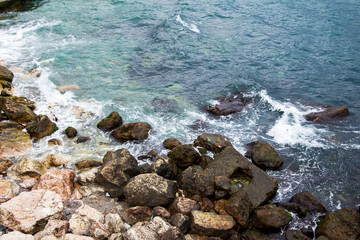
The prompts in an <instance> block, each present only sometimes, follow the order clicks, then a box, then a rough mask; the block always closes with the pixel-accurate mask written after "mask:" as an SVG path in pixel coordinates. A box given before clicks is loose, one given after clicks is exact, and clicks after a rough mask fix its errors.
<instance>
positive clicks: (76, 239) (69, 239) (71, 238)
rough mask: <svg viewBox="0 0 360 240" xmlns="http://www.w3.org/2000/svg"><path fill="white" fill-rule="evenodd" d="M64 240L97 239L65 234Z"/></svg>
mask: <svg viewBox="0 0 360 240" xmlns="http://www.w3.org/2000/svg"><path fill="white" fill-rule="evenodd" d="M63 240H95V239H94V238H92V237H86V236H81V235H76V234H72V233H68V234H65V236H64V239H63Z"/></svg>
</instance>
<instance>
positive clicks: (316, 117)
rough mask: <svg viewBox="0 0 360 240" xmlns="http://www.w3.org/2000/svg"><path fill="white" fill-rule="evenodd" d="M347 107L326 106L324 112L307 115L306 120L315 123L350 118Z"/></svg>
mask: <svg viewBox="0 0 360 240" xmlns="http://www.w3.org/2000/svg"><path fill="white" fill-rule="evenodd" d="M349 115H350V113H349V109H348V108H347V107H346V106H325V107H324V111H320V112H312V113H309V114H307V115H305V119H306V120H308V121H313V122H323V121H326V120H329V119H333V118H338V117H346V116H349Z"/></svg>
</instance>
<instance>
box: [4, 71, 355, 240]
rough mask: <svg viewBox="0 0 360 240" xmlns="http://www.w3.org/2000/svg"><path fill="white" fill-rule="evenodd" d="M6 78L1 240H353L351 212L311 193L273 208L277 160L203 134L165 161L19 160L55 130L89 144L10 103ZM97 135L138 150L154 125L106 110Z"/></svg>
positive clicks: (119, 153)
mask: <svg viewBox="0 0 360 240" xmlns="http://www.w3.org/2000/svg"><path fill="white" fill-rule="evenodd" d="M13 78H14V74H13V73H12V72H11V71H10V70H9V69H7V68H5V67H3V66H0V91H1V96H0V110H1V112H0V117H1V121H0V169H1V180H0V203H1V204H0V224H1V225H2V228H1V236H0V240H5V239H29V240H30V239H36V240H50V239H63V240H71V239H77V240H78V239H79V240H81V239H84V240H87V239H89V240H90V239H99V240H102V239H111V240H140V239H141V240H142V239H149V240H151V239H161V240H167V239H186V240H195V239H196V240H202V239H204V240H206V239H212V240H216V239H219V240H220V239H232V240H235V239H246V240H247V239H249V240H255V239H287V240H295V239H304V240H305V239H319V240H326V239H329V240H339V239H340V240H341V239H344V240H345V239H346V240H348V239H354V240H357V239H360V213H359V210H356V209H350V208H344V209H338V210H335V211H333V212H328V211H327V209H326V208H325V207H324V206H323V205H322V203H321V201H319V200H318V199H316V198H315V197H314V196H313V195H312V194H311V193H310V192H300V193H297V194H296V195H294V196H293V197H292V198H290V199H289V200H288V201H287V202H273V201H272V199H273V197H274V196H275V195H276V192H277V190H278V183H277V181H276V179H274V178H272V177H271V176H269V175H268V174H267V172H266V171H267V170H278V171H281V166H282V165H283V160H282V158H281V156H280V155H279V154H278V152H277V151H276V150H275V149H274V148H273V147H272V146H271V145H270V144H269V143H266V142H262V141H255V142H251V143H247V148H248V151H247V152H246V154H245V156H243V155H242V154H240V153H239V152H238V151H237V150H236V149H235V148H233V146H232V143H231V142H230V141H229V140H228V139H227V138H226V137H225V136H222V135H218V134H211V133H203V134H201V135H200V136H198V137H197V139H194V142H193V143H191V144H183V143H181V142H180V141H179V140H177V139H175V138H169V139H162V140H160V141H163V142H162V147H163V148H164V149H168V153H167V155H158V154H157V152H156V151H150V152H149V153H148V154H145V155H142V156H137V157H136V156H133V155H132V154H131V153H130V152H129V151H128V150H127V149H125V148H121V147H120V148H119V149H118V150H116V151H108V152H107V153H106V154H105V155H104V156H103V159H102V161H97V160H82V161H78V162H76V164H75V168H76V169H67V168H66V167H65V165H66V164H67V163H69V162H71V161H72V159H69V158H66V157H64V156H62V155H61V154H56V153H54V154H49V155H47V157H45V158H44V159H43V160H42V161H37V160H32V159H31V158H29V157H27V155H26V154H25V155H24V154H23V153H24V152H26V151H27V150H28V149H29V148H31V147H32V144H33V142H34V141H38V140H39V139H42V138H44V137H48V136H51V135H52V134H53V133H54V132H56V131H64V133H63V134H66V135H67V137H68V138H67V139H69V140H71V139H75V138H76V141H77V142H86V141H87V140H89V138H88V137H82V136H77V132H78V131H77V129H75V128H73V127H71V126H69V127H68V128H66V129H60V130H59V129H58V127H57V125H56V121H55V120H54V119H51V118H49V116H46V115H37V114H35V113H34V110H35V109H36V105H35V103H34V102H33V101H31V100H29V99H27V98H26V97H24V96H14V95H13V92H14V91H13V90H14V86H13V84H12V81H13ZM247 102H248V100H247V99H245V98H244V97H243V96H237V97H235V98H234V97H233V98H231V99H226V98H223V99H219V104H218V105H214V106H207V107H205V109H206V110H207V111H209V112H211V113H212V114H216V115H228V114H232V113H234V112H236V111H241V108H242V106H244V105H245V104H246V103H247ZM348 114H349V111H348V109H347V108H346V107H336V106H327V107H325V108H324V111H322V112H317V113H312V114H309V115H307V116H304V117H305V118H306V119H308V120H309V121H325V120H328V119H331V118H334V117H335V118H336V117H343V116H347V115H348ZM97 128H98V129H100V130H101V131H104V132H109V133H110V134H109V137H111V138H113V139H115V140H116V141H118V142H120V143H123V142H127V141H135V142H136V143H137V144H141V141H142V140H144V139H147V138H148V136H149V134H151V129H152V126H151V125H150V124H148V123H146V122H132V123H124V122H123V119H122V117H121V116H120V115H119V114H118V113H117V112H112V113H110V115H109V116H108V117H107V118H105V119H103V120H101V121H100V122H99V123H98V124H97ZM48 144H49V146H56V145H61V144H62V143H61V141H60V140H59V139H50V140H49V141H48ZM137 159H148V160H149V162H150V164H143V165H139V164H138V160H137ZM74 170H76V172H75V171H74ZM315 218H316V219H317V222H316V226H315V225H313V226H312V227H313V228H311V227H310V228H309V227H299V226H301V224H298V225H297V227H290V225H291V222H292V221H294V219H296V220H297V221H298V222H300V223H303V224H302V225H303V226H305V225H308V224H309V222H312V220H313V219H315Z"/></svg>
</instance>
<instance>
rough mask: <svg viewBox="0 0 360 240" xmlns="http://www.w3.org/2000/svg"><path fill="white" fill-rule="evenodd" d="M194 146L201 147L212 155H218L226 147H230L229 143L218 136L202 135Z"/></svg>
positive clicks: (224, 138)
mask: <svg viewBox="0 0 360 240" xmlns="http://www.w3.org/2000/svg"><path fill="white" fill-rule="evenodd" d="M194 145H195V146H199V147H203V148H205V149H207V150H209V151H211V152H213V153H219V152H221V150H223V149H224V148H226V147H232V144H231V143H230V141H229V140H228V139H227V138H226V137H224V136H222V135H220V134H210V133H203V134H201V135H200V136H198V138H197V139H196V140H195V142H194Z"/></svg>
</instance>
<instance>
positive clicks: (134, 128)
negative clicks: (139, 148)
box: [111, 122, 151, 142]
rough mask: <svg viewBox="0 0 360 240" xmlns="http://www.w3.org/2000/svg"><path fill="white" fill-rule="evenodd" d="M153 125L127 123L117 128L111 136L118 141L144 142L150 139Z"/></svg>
mask: <svg viewBox="0 0 360 240" xmlns="http://www.w3.org/2000/svg"><path fill="white" fill-rule="evenodd" d="M150 129H151V125H150V124H148V123H146V122H135V123H127V124H124V125H122V126H120V127H118V128H116V129H115V130H114V131H113V132H112V133H111V136H112V137H113V138H115V139H116V140H117V141H120V142H126V141H133V140H144V139H146V138H147V137H148V135H149V131H150Z"/></svg>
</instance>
